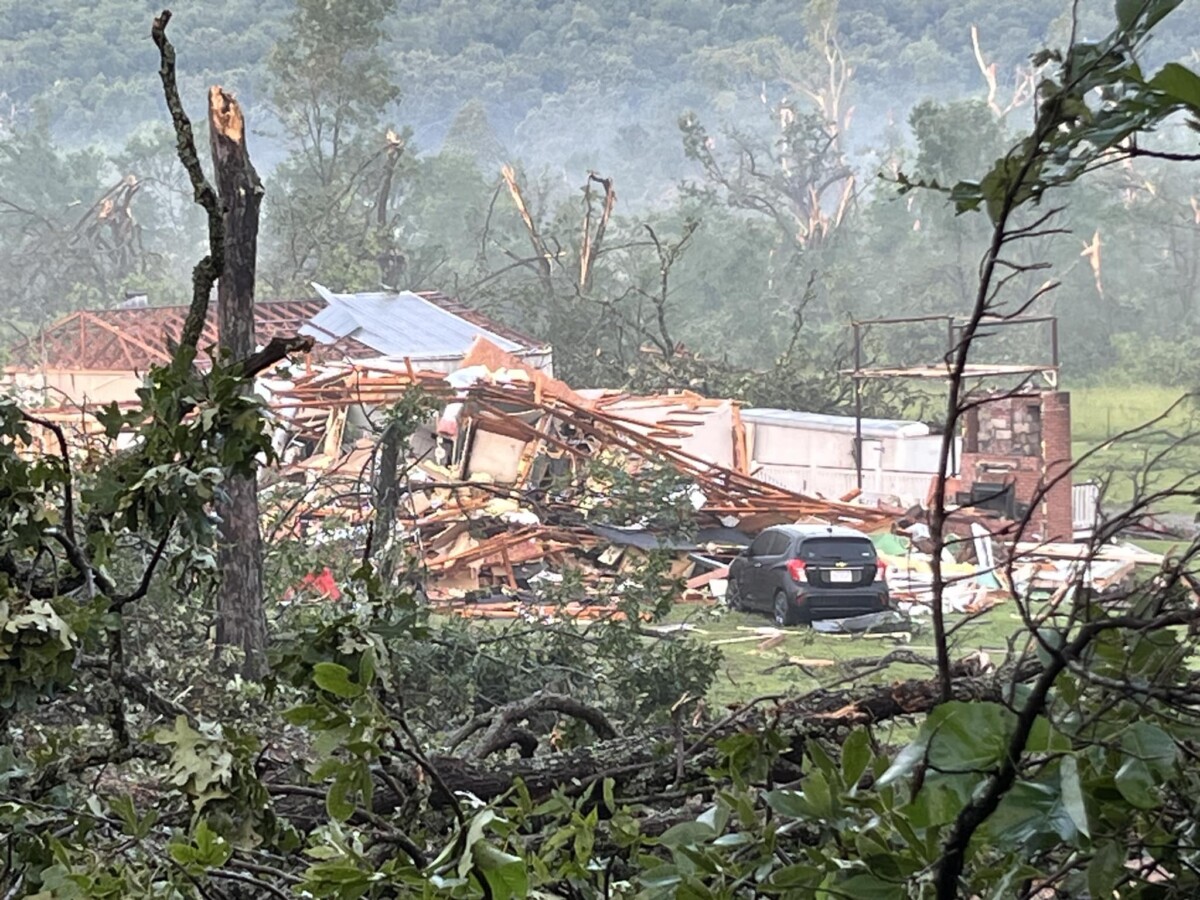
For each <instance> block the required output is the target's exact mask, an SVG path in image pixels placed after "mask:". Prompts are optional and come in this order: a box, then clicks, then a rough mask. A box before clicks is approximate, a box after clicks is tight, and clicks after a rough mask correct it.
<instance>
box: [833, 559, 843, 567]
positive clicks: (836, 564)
mask: <svg viewBox="0 0 1200 900" xmlns="http://www.w3.org/2000/svg"><path fill="white" fill-rule="evenodd" d="M834 565H835V566H836V567H837V568H839V569H844V568H846V564H845V563H844V562H842V561H841V560H838V562H836V563H834Z"/></svg>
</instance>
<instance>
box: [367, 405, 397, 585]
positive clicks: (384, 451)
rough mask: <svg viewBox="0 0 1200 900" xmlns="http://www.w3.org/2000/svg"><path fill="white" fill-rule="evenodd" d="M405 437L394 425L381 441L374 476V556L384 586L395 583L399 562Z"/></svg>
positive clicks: (394, 423) (387, 429) (386, 431)
mask: <svg viewBox="0 0 1200 900" xmlns="http://www.w3.org/2000/svg"><path fill="white" fill-rule="evenodd" d="M402 439H403V435H402V431H401V428H400V425H399V424H398V423H396V422H391V423H390V424H389V425H388V426H387V428H385V429H384V430H383V436H382V437H381V438H380V439H379V462H378V465H379V469H378V471H377V472H376V473H375V534H374V541H375V546H374V547H373V548H372V549H373V553H372V555H373V556H374V557H375V558H376V560H377V561H378V565H379V577H380V579H381V580H382V582H383V584H384V585H385V586H389V585H391V583H392V576H393V575H394V574H395V569H396V561H395V558H394V556H393V550H394V541H393V538H394V536H395V530H396V509H397V507H398V506H399V502H400V490H399V485H398V483H397V478H396V471H397V469H398V467H399V466H400V444H401V442H402Z"/></svg>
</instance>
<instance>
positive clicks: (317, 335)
mask: <svg viewBox="0 0 1200 900" xmlns="http://www.w3.org/2000/svg"><path fill="white" fill-rule="evenodd" d="M313 287H314V288H315V289H316V291H317V293H318V294H320V295H321V297H322V298H323V299H324V300H325V302H326V303H327V304H328V305H327V306H326V307H325V308H324V309H323V310H321V311H320V312H319V313H317V314H316V315H315V316H313V318H312V320H311V321H310V322H309V324H307V325H305V326H304V327H303V328H301V329H300V333H301V334H305V335H310V336H312V337H313V338H314V339H316V340H318V341H321V342H322V343H331V342H332V341H333V340H335V339H336V338H345V337H352V338H353V339H354V340H356V341H358V342H359V343H360V344H366V345H367V346H368V347H371V348H372V349H373V350H375V351H376V352H378V353H380V354H382V355H384V356H397V357H400V356H406V357H410V358H412V359H419V358H421V357H427V356H449V355H454V354H462V353H466V352H467V350H468V349H470V347H471V342H472V341H474V340H475V338H476V336H482V337H485V338H487V339H488V340H489V341H491V342H492V343H494V344H496V345H497V346H499V347H501V348H502V349H504V350H508V351H510V352H511V351H514V350H521V349H524V348H523V347H521V345H520V344H517V343H515V342H514V341H511V340H509V339H508V338H505V337H501V336H500V335H498V334H496V333H495V332H493V331H490V330H489V329H487V328H483V327H482V326H480V325H477V324H475V323H472V322H469V321H467V320H466V319H464V318H462V317H461V316H457V315H455V314H454V313H451V312H448V311H446V310H444V309H442V308H441V307H440V306H438V305H436V304H434V303H431V302H430V301H428V300H426V299H424V298H422V297H420V296H418V295H417V294H414V293H412V292H410V291H404V292H402V293H398V294H391V293H379V292H376V293H363V294H335V293H334V292H333V291H330V290H329V289H328V288H326V287H324V286H323V285H319V284H314V285H313Z"/></svg>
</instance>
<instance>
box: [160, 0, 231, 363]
mask: <svg viewBox="0 0 1200 900" xmlns="http://www.w3.org/2000/svg"><path fill="white" fill-rule="evenodd" d="M170 21H171V11H170V10H169V9H164V10H163V11H162V14H161V15H160V16H158V17H156V18H155V20H154V24H153V25H152V26H151V28H150V37H151V38H152V39H153V40H154V44H155V46H156V47H158V53H159V60H160V65H159V69H158V74H159V78H161V79H162V86H163V96H164V98H165V99H166V101H167V109H168V110H169V111H170V113H171V124H172V125H173V126H174V128H175V150H176V153H178V155H179V161H180V162H181V163H182V164H183V167H184V169H186V170H187V174H188V180H189V181H191V183H192V196H193V199H194V200H195V201H196V203H197V204H198V205H200V206H201V207H203V208H204V212H205V213H206V215H207V217H208V255H207V256H205V257H204V258H203V259H201V260H200V262H198V263H196V266H195V268H194V269H192V302H191V305H190V306H189V307H188V312H187V318H186V319H185V320H184V323H183V333H182V334H181V335H180V338H179V347H180V348H181V349H183V348H187V350H188V351H190V353H192V354H194V353H195V351H196V345H197V344H198V343H199V342H200V335H201V334H203V333H204V323H205V321H206V320H207V318H208V298H209V296H210V295H211V294H212V289H213V285H214V284H216V283H217V279H218V278H219V277H220V276H221V270H222V269H223V268H224V266H225V258H224V256H225V254H224V242H225V229H224V225H223V222H222V216H221V204H220V203H219V202H218V200H217V192H216V191H215V190H213V187H212V185H211V184H209V183H208V179H207V178H205V177H204V169H203V168H202V167H201V165H200V155H199V153H198V152H197V150H196V138H195V135H194V134H193V133H192V121H191V119H189V118H188V115H187V112H186V111H185V110H184V108H183V101H182V100H180V98H179V86H178V84H177V83H176V79H175V48H174V46H172V44H171V41H170V40H169V39H168V38H167V24H168V23H169V22H170Z"/></svg>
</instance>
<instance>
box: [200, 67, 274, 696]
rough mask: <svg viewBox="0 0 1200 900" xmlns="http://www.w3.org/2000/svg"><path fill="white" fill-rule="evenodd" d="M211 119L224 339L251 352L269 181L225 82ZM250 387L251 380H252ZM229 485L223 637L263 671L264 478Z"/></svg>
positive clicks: (220, 614)
mask: <svg viewBox="0 0 1200 900" xmlns="http://www.w3.org/2000/svg"><path fill="white" fill-rule="evenodd" d="M208 119H209V133H210V139H211V145H212V159H213V172H214V175H215V180H216V183H217V194H218V196H219V197H220V200H221V214H222V218H223V221H224V226H225V228H224V234H225V245H224V249H225V253H224V265H223V267H222V269H221V274H220V281H219V282H218V284H217V328H218V334H219V335H220V341H219V345H220V349H221V351H222V355H224V356H225V358H226V359H245V358H247V357H249V356H251V355H252V354H253V353H254V351H255V340H254V279H255V270H256V267H257V257H258V213H259V207H260V206H261V205H262V196H263V187H262V182H261V181H260V180H259V178H258V173H257V172H256V171H255V170H254V166H253V165H252V164H251V163H250V155H249V152H248V151H247V149H246V129H245V120H244V119H243V117H242V110H241V107H240V106H239V105H238V102H237V101H236V100H235V99H234V98H233V97H232V96H231V95H229V94H227V93H226V92H225V91H224V90H223V89H221V88H220V87H212V88H210V89H209V92H208ZM245 390H247V391H249V390H252V388H251V387H250V386H249V384H247V386H246V388H245ZM225 488H226V490H225V496H224V497H222V498H221V499H220V500H219V501H218V503H217V513H218V515H219V516H220V518H221V526H220V549H219V555H218V560H219V563H220V566H221V586H220V590H219V593H218V595H217V645H218V646H219V647H221V646H230V647H239V648H241V650H242V651H243V653H244V654H245V665H244V669H243V674H244V675H245V676H246V677H248V678H259V677H261V676H262V674H263V672H264V670H265V665H266V646H267V622H266V616H265V614H264V612H263V583H262V536H261V534H260V532H259V516H258V480H257V478H256V477H255V476H254V475H236V476H231V477H229V478H228V479H227V480H226V482H225Z"/></svg>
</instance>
